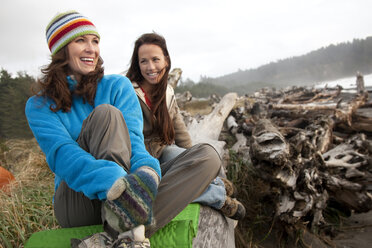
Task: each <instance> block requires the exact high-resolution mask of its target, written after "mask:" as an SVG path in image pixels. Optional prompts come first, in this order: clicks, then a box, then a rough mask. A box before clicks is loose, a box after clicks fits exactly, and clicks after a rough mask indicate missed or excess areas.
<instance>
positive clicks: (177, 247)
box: [24, 203, 200, 248]
mask: <svg viewBox="0 0 372 248" xmlns="http://www.w3.org/2000/svg"><path fill="white" fill-rule="evenodd" d="M199 212H200V205H199V204H196V203H193V204H189V205H188V206H187V207H186V208H185V209H184V210H183V211H182V212H181V213H180V214H179V215H177V216H176V217H175V218H174V219H173V220H172V221H171V222H170V223H168V224H167V225H166V226H165V227H163V228H162V229H160V230H159V231H157V232H156V233H155V234H154V235H153V236H152V237H151V238H150V243H151V248H161V247H168V248H191V247H192V239H193V238H194V237H195V236H196V233H197V231H198V222H199ZM102 231H103V228H102V225H96V226H83V227H74V228H61V229H54V230H45V231H40V232H36V233H34V234H32V235H31V237H30V238H29V239H28V240H27V242H26V244H25V246H24V247H25V248H40V247H48V248H69V247H70V239H71V238H78V239H82V238H84V237H86V236H88V235H91V234H93V233H97V232H102Z"/></svg>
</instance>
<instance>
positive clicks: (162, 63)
mask: <svg viewBox="0 0 372 248" xmlns="http://www.w3.org/2000/svg"><path fill="white" fill-rule="evenodd" d="M138 61H139V67H140V70H141V74H142V76H143V78H144V81H143V82H142V86H143V87H144V88H148V89H149V88H152V87H153V86H155V85H156V84H158V83H159V82H160V81H161V79H162V77H163V76H164V74H165V70H166V67H167V66H168V62H167V60H166V57H165V56H164V53H163V51H162V49H161V48H160V47H159V46H157V45H153V44H143V45H141V46H140V47H139V49H138Z"/></svg>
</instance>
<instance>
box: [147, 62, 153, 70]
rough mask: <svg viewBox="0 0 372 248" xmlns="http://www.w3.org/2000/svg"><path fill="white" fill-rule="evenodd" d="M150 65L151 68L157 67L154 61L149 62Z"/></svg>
mask: <svg viewBox="0 0 372 248" xmlns="http://www.w3.org/2000/svg"><path fill="white" fill-rule="evenodd" d="M148 66H149V69H154V68H155V65H154V63H153V62H152V61H150V62H149V64H148Z"/></svg>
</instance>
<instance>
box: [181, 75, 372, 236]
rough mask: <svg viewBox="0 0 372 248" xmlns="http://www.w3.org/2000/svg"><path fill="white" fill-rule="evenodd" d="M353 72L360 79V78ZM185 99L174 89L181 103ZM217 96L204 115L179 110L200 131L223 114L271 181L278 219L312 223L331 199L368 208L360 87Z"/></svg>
mask: <svg viewBox="0 0 372 248" xmlns="http://www.w3.org/2000/svg"><path fill="white" fill-rule="evenodd" d="M357 80H358V81H357V82H358V85H361V84H360V80H363V78H362V77H361V76H360V75H358V77H357ZM362 86H363V84H362ZM227 98H229V99H230V100H227ZM191 99H192V97H191V96H190V94H184V95H183V96H178V101H179V102H181V103H180V104H181V105H182V104H184V102H186V101H190V100H191ZM217 101H218V99H217ZM223 101H225V102H223ZM226 101H230V102H231V103H234V107H233V108H232V110H231V112H230V114H229V115H227V114H226V111H223V107H226V105H227V104H226ZM182 102H183V103H182ZM221 102H223V103H222V104H221ZM221 102H220V103H216V104H215V108H214V114H213V113H211V114H210V115H209V116H208V118H205V117H203V116H202V117H198V118H196V117H194V118H191V117H190V116H189V115H188V114H187V113H185V120H187V121H189V123H187V125H188V127H189V128H190V127H191V131H194V132H195V133H197V134H198V135H199V136H203V135H206V133H211V132H214V133H215V132H220V131H221V129H219V126H221V121H218V122H214V121H212V117H211V116H213V115H218V114H219V115H220V116H228V118H227V119H226V120H225V122H224V124H225V127H226V128H227V129H228V130H229V132H230V135H231V136H234V137H235V139H236V143H235V144H234V145H233V146H232V149H233V150H235V151H236V152H237V153H238V154H240V155H241V156H242V157H244V158H245V159H250V160H251V162H252V165H253V166H254V168H255V169H257V171H258V176H259V177H260V178H261V179H262V180H263V181H264V182H266V183H267V184H268V185H269V186H270V187H271V192H272V194H273V195H272V198H271V199H275V203H276V206H275V211H276V213H275V216H276V218H278V219H279V220H280V221H281V223H282V224H284V225H287V226H288V227H294V226H296V225H297V224H304V225H307V226H308V227H310V228H311V229H312V230H318V229H319V228H321V227H322V226H324V225H325V224H326V223H325V220H324V217H323V216H324V211H325V209H326V207H327V205H328V204H330V203H331V202H332V203H336V204H337V206H339V207H341V208H343V209H346V210H348V211H354V212H367V211H369V210H371V209H372V195H371V193H372V174H371V173H372V158H371V157H372V141H371V135H372V106H371V102H370V99H369V97H368V92H367V91H366V90H365V89H364V87H360V88H358V89H357V91H355V93H353V92H345V91H344V90H343V89H342V87H340V86H337V87H335V88H327V87H325V88H315V87H291V88H288V89H286V90H281V91H278V90H275V89H262V90H261V91H259V92H256V93H255V94H253V95H251V96H244V97H240V98H237V97H236V95H231V94H230V95H228V97H227V96H225V97H224V98H222V100H221ZM190 120H191V122H190ZM203 120H206V121H203ZM203 122H204V124H202V125H203V128H202V129H197V127H196V126H197V125H196V123H203ZM201 130H203V132H201ZM207 130H210V131H209V132H208V131H207ZM199 140H200V137H199ZM215 140H216V141H217V140H218V138H215ZM218 142H221V141H218ZM225 152H226V147H225ZM221 153H223V152H221ZM248 204H249V203H248Z"/></svg>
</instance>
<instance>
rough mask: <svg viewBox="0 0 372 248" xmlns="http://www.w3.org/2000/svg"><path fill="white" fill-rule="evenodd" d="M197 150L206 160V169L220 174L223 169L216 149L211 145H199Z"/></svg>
mask: <svg viewBox="0 0 372 248" xmlns="http://www.w3.org/2000/svg"><path fill="white" fill-rule="evenodd" d="M197 150H198V151H199V152H200V153H202V154H203V155H204V156H205V157H206V158H207V160H206V162H205V167H206V168H205V169H206V170H209V171H210V172H213V173H218V172H219V171H220V169H221V162H222V161H221V157H220V155H219V154H218V152H217V151H216V149H215V148H214V147H213V146H211V145H210V144H207V143H203V144H199V145H198V147H197Z"/></svg>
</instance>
